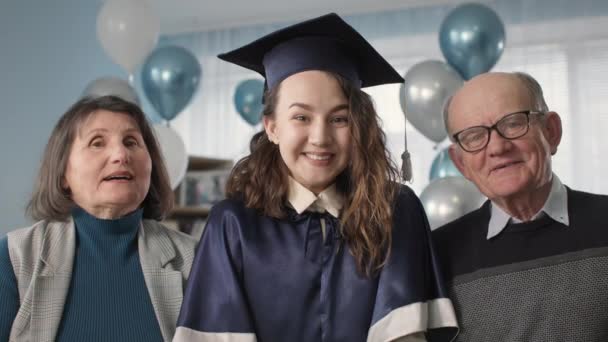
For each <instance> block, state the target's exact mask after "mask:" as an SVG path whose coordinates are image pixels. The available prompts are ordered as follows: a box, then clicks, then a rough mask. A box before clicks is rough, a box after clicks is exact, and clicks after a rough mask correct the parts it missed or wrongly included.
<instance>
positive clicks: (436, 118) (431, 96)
mask: <svg viewBox="0 0 608 342" xmlns="http://www.w3.org/2000/svg"><path fill="white" fill-rule="evenodd" d="M404 79H405V82H404V83H403V84H402V85H401V89H400V97H399V99H400V101H401V109H402V110H403V113H404V114H405V117H406V119H407V120H408V121H409V122H410V123H411V124H412V125H414V127H416V128H417V129H418V131H420V133H422V134H423V135H424V136H426V137H427V138H429V139H431V140H432V141H434V142H440V141H442V140H443V139H445V137H446V136H447V132H446V131H445V127H444V125H443V105H444V103H445V101H446V100H447V99H448V97H449V96H451V95H452V94H453V93H454V92H456V90H458V88H460V87H461V86H462V84H463V82H464V81H463V80H462V77H460V75H459V74H458V72H456V70H454V69H453V68H452V67H450V66H449V65H447V64H446V63H444V62H441V61H435V60H427V61H424V62H421V63H418V64H415V65H414V66H413V67H411V68H410V69H409V70H408V72H407V73H406V74H405V76H404Z"/></svg>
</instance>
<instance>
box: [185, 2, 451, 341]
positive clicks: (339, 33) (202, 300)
mask: <svg viewBox="0 0 608 342" xmlns="http://www.w3.org/2000/svg"><path fill="white" fill-rule="evenodd" d="M219 57H220V58H221V59H223V60H226V61H228V62H231V63H235V64H238V65H240V66H243V67H246V68H249V69H252V70H255V71H257V72H259V73H260V74H262V75H263V76H264V77H265V79H266V85H267V91H266V93H265V95H264V103H265V108H264V113H263V122H264V130H263V131H261V132H259V133H257V134H256V135H255V136H254V137H253V139H252V140H251V144H250V148H251V154H250V155H249V156H247V157H245V158H243V159H242V160H240V161H239V162H238V163H237V165H236V166H235V168H234V170H233V171H232V174H231V176H230V179H229V182H228V185H227V192H228V199H227V200H225V201H223V202H221V203H219V204H217V205H216V206H215V207H214V208H213V209H212V211H211V214H210V216H209V219H208V223H207V227H206V229H205V232H204V233H203V236H202V240H201V242H200V245H199V247H198V250H197V255H196V258H195V261H194V264H193V266H192V272H191V274H190V280H189V283H188V286H187V290H186V295H185V299H184V304H183V306H182V310H181V313H180V318H179V321H178V330H177V333H176V337H175V339H174V341H234V342H253V341H265V342H274V341H282V342H294V341H311V342H313V341H314V342H318V341H328V342H334V341H349V342H353V341H355V342H357V341H366V340H367V341H373V342H376V341H377V342H381V341H425V340H427V339H428V340H431V339H432V340H436V341H450V340H452V339H453V337H454V336H455V333H456V330H457V329H456V319H455V315H454V311H453V307H452V303H451V302H450V300H449V299H448V298H447V296H446V292H445V290H444V287H443V284H442V279H441V276H440V274H439V271H438V269H437V266H436V261H435V255H434V253H433V248H432V245H431V241H430V232H429V227H428V223H427V219H426V216H425V214H424V211H423V208H422V206H421V204H420V201H419V200H418V198H417V197H416V195H415V194H414V193H413V192H412V191H411V190H410V189H409V188H407V187H406V186H403V185H400V184H399V183H398V182H397V180H398V172H397V169H396V167H395V166H394V164H393V163H392V162H391V161H390V158H389V152H388V151H387V149H386V143H385V136H384V134H383V132H382V131H381V129H380V127H379V123H378V121H379V120H378V116H377V114H376V112H375V109H374V107H373V104H372V101H371V99H370V97H369V96H368V95H367V94H365V93H364V92H362V91H361V87H367V86H374V85H379V84H385V83H397V82H403V79H402V78H401V76H400V75H399V74H398V73H397V72H396V71H395V70H394V69H393V68H392V67H391V66H390V65H389V64H388V62H387V61H386V60H384V58H382V56H380V55H379V54H378V53H377V52H376V51H375V50H374V48H373V47H372V46H371V45H370V44H369V43H368V42H367V41H366V40H365V39H364V38H363V37H362V36H361V35H359V34H358V33H357V32H356V31H355V30H354V29H353V28H352V27H350V26H349V25H348V24H346V22H344V21H343V20H342V19H341V18H340V17H339V16H337V15H336V14H329V15H325V16H322V17H319V18H316V19H312V20H309V21H306V22H302V23H299V24H296V25H294V26H290V27H287V28H285V29H282V30H279V31H276V32H274V33H272V34H269V35H267V36H265V37H263V38H261V39H259V40H257V41H254V42H253V43H251V44H249V45H246V46H243V47H241V48H239V49H237V50H234V51H232V52H229V53H226V54H222V55H220V56H219Z"/></svg>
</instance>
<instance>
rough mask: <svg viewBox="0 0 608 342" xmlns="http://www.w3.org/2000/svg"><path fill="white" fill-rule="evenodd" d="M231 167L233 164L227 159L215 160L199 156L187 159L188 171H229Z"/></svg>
mask: <svg viewBox="0 0 608 342" xmlns="http://www.w3.org/2000/svg"><path fill="white" fill-rule="evenodd" d="M232 165H233V162H232V160H229V159H216V158H207V157H201V156H189V157H188V171H195V170H213V169H229V168H231V167H232Z"/></svg>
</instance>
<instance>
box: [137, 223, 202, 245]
mask: <svg viewBox="0 0 608 342" xmlns="http://www.w3.org/2000/svg"><path fill="white" fill-rule="evenodd" d="M143 224H144V228H145V231H146V233H147V234H150V235H151V236H152V238H154V237H156V236H167V237H168V238H169V239H170V240H171V241H173V243H176V244H179V245H184V246H187V247H192V248H194V247H196V244H197V242H198V240H197V239H196V238H194V237H193V236H192V235H188V234H186V233H183V232H180V231H177V230H175V229H171V228H169V227H167V226H165V225H164V224H162V222H158V221H155V220H143Z"/></svg>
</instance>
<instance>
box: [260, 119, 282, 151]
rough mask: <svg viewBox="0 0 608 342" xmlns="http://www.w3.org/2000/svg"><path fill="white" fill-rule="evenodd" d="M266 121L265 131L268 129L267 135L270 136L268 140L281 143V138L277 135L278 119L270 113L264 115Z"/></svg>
mask: <svg viewBox="0 0 608 342" xmlns="http://www.w3.org/2000/svg"><path fill="white" fill-rule="evenodd" d="M262 121H263V122H264V131H266V135H267V136H268V140H270V141H272V142H273V143H275V144H279V138H278V137H277V132H276V130H277V123H276V121H275V120H274V119H273V118H271V117H270V116H268V115H264V117H263V118H262Z"/></svg>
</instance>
